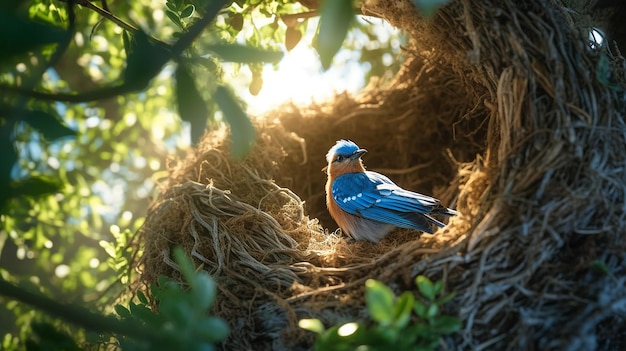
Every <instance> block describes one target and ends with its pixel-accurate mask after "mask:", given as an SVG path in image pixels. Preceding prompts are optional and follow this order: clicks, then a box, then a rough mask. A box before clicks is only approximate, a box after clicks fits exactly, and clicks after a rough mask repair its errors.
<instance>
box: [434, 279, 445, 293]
mask: <svg viewBox="0 0 626 351" xmlns="http://www.w3.org/2000/svg"><path fill="white" fill-rule="evenodd" d="M442 290H443V280H441V279H440V280H437V281H436V282H435V284H434V285H433V292H434V293H435V296H438V295H439V294H441V291H442Z"/></svg>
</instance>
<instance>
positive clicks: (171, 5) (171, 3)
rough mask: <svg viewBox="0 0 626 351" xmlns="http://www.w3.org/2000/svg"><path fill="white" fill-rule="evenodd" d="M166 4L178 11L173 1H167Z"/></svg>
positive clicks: (170, 8)
mask: <svg viewBox="0 0 626 351" xmlns="http://www.w3.org/2000/svg"><path fill="white" fill-rule="evenodd" d="M165 6H167V8H168V9H169V10H170V11H172V12H178V8H177V7H176V4H174V3H173V2H171V1H167V2H165Z"/></svg>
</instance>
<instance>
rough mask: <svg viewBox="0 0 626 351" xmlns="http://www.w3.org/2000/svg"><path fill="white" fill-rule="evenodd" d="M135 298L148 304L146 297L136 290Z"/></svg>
mask: <svg viewBox="0 0 626 351" xmlns="http://www.w3.org/2000/svg"><path fill="white" fill-rule="evenodd" d="M137 299H139V302H141V303H142V304H144V305H148V304H149V301H148V298H147V297H146V295H145V294H144V293H143V292H141V291H137Z"/></svg>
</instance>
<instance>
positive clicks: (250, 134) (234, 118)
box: [213, 85, 256, 159]
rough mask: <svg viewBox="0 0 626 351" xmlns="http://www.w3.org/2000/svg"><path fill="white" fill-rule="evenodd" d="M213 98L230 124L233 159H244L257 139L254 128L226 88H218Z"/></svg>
mask: <svg viewBox="0 0 626 351" xmlns="http://www.w3.org/2000/svg"><path fill="white" fill-rule="evenodd" d="M213 98H214V99H215V102H216V103H217V105H218V106H219V108H220V110H222V112H223V113H224V118H225V119H226V122H228V124H230V133H231V142H232V154H233V157H235V158H236V159H242V158H244V157H245V156H246V155H248V153H249V152H250V151H251V150H252V147H253V146H254V141H255V138H256V136H255V131H254V126H252V122H250V118H248V115H247V114H246V113H245V112H244V111H243V109H242V108H241V106H240V105H239V103H237V101H235V99H234V98H233V96H232V95H231V93H230V91H228V89H226V87H224V86H222V85H220V86H218V87H217V90H215V93H214V94H213Z"/></svg>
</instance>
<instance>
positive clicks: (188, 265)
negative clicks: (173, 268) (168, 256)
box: [174, 246, 197, 286]
mask: <svg viewBox="0 0 626 351" xmlns="http://www.w3.org/2000/svg"><path fill="white" fill-rule="evenodd" d="M174 261H176V263H178V265H179V266H180V273H182V275H183V277H184V278H185V281H186V282H188V283H189V284H190V285H191V286H196V285H197V284H196V276H195V273H196V269H195V268H194V266H193V262H192V261H191V259H190V258H189V257H188V256H187V255H186V254H185V252H184V251H183V249H181V248H180V247H179V246H176V247H175V248H174Z"/></svg>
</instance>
